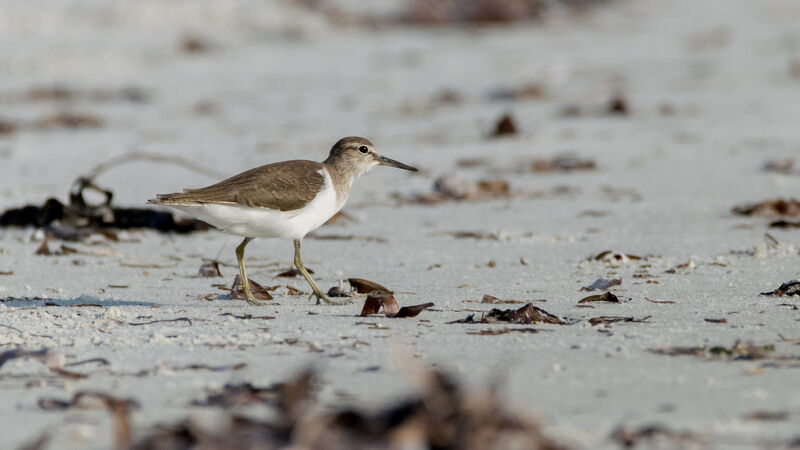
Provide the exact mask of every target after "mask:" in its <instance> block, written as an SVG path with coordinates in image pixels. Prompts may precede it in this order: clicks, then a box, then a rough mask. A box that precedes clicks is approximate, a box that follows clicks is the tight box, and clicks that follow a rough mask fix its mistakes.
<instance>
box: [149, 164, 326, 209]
mask: <svg viewBox="0 0 800 450" xmlns="http://www.w3.org/2000/svg"><path fill="white" fill-rule="evenodd" d="M323 167H324V166H323V165H322V163H319V162H316V161H303V160H295V161H283V162H278V163H274V164H267V165H266V166H261V167H256V168H255V169H250V170H248V171H246V172H242V173H240V174H238V175H234V176H232V177H230V178H228V179H227V180H223V181H220V182H219V183H217V184H213V185H211V186H208V187H204V188H200V189H184V191H183V192H182V193H174V194H159V195H158V198H157V199H155V200H150V203H158V204H162V205H170V204H173V205H175V204H187V203H197V204H202V203H227V204H235V205H246V206H250V207H262V208H270V209H276V210H279V211H293V210H295V209H300V208H302V207H303V206H305V205H306V204H307V203H308V202H310V201H311V200H313V199H314V197H315V196H316V195H317V192H319V190H320V189H322V186H323V185H324V184H325V178H324V177H323V176H322V174H321V173H320V170H322V169H323Z"/></svg>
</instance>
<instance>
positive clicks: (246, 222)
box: [169, 168, 343, 239]
mask: <svg viewBox="0 0 800 450" xmlns="http://www.w3.org/2000/svg"><path fill="white" fill-rule="evenodd" d="M319 173H320V174H321V175H322V176H323V177H324V178H325V184H324V185H323V187H322V189H321V190H320V191H319V193H318V194H317V196H316V197H314V199H313V200H311V201H310V202H308V203H307V204H306V205H305V206H304V207H302V208H300V209H296V210H294V211H279V210H275V209H269V208H260V207H249V206H245V205H233V204H224V203H204V204H186V205H169V206H171V207H173V208H176V209H179V210H181V211H183V212H185V213H187V214H189V215H191V216H194V217H196V218H198V219H200V220H202V221H204V222H208V223H209V224H211V225H213V226H214V227H216V228H219V229H220V230H222V231H224V232H226V233H230V234H236V235H239V236H245V237H262V238H269V237H279V238H286V239H301V238H302V237H303V236H305V235H306V234H307V233H308V232H310V231H312V230H314V229H316V228H318V227H319V226H320V225H322V224H324V223H325V222H326V221H327V220H328V219H330V218H331V217H332V216H333V215H334V214H336V212H337V211H339V209H341V207H342V206H343V204H339V202H338V201H337V199H336V191H335V190H334V188H333V181H332V180H331V176H330V174H329V173H328V171H327V170H325V169H324V168H323V169H320V171H319Z"/></svg>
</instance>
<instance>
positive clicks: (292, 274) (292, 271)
mask: <svg viewBox="0 0 800 450" xmlns="http://www.w3.org/2000/svg"><path fill="white" fill-rule="evenodd" d="M306 270H308V273H309V274H313V273H314V271H313V270H311V269H309V268H308V267H306ZM298 275H302V274H301V273H300V271H299V270H297V268H296V267H292V268H291V269H289V270H285V271H283V272H281V273H279V274H277V275H275V276H276V277H286V278H292V277H296V276H298ZM237 276H238V275H237ZM252 282H253V281H252V280H251V281H250V283H252ZM250 288H251V289H252V285H251V287H250ZM253 295H255V292H254V293H253Z"/></svg>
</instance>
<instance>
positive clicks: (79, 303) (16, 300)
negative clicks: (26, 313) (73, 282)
mask: <svg viewBox="0 0 800 450" xmlns="http://www.w3.org/2000/svg"><path fill="white" fill-rule="evenodd" d="M0 303H3V304H4V305H6V306H9V307H26V306H28V307H30V306H34V307H41V306H65V307H73V308H76V307H100V308H107V307H111V306H156V305H158V303H153V302H141V301H130V300H117V299H103V298H97V297H90V296H80V297H76V298H72V299H65V298H42V297H10V298H5V299H0Z"/></svg>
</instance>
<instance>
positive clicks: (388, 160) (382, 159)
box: [375, 156, 419, 172]
mask: <svg viewBox="0 0 800 450" xmlns="http://www.w3.org/2000/svg"><path fill="white" fill-rule="evenodd" d="M375 160H376V161H378V164H380V165H382V166H391V167H397V168H398V169H405V170H410V171H412V172H419V170H418V169H417V168H416V167H412V166H409V165H408V164H403V163H401V162H400V161H395V160H393V159H391V158H387V157H385V156H377V157H376V158H375Z"/></svg>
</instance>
